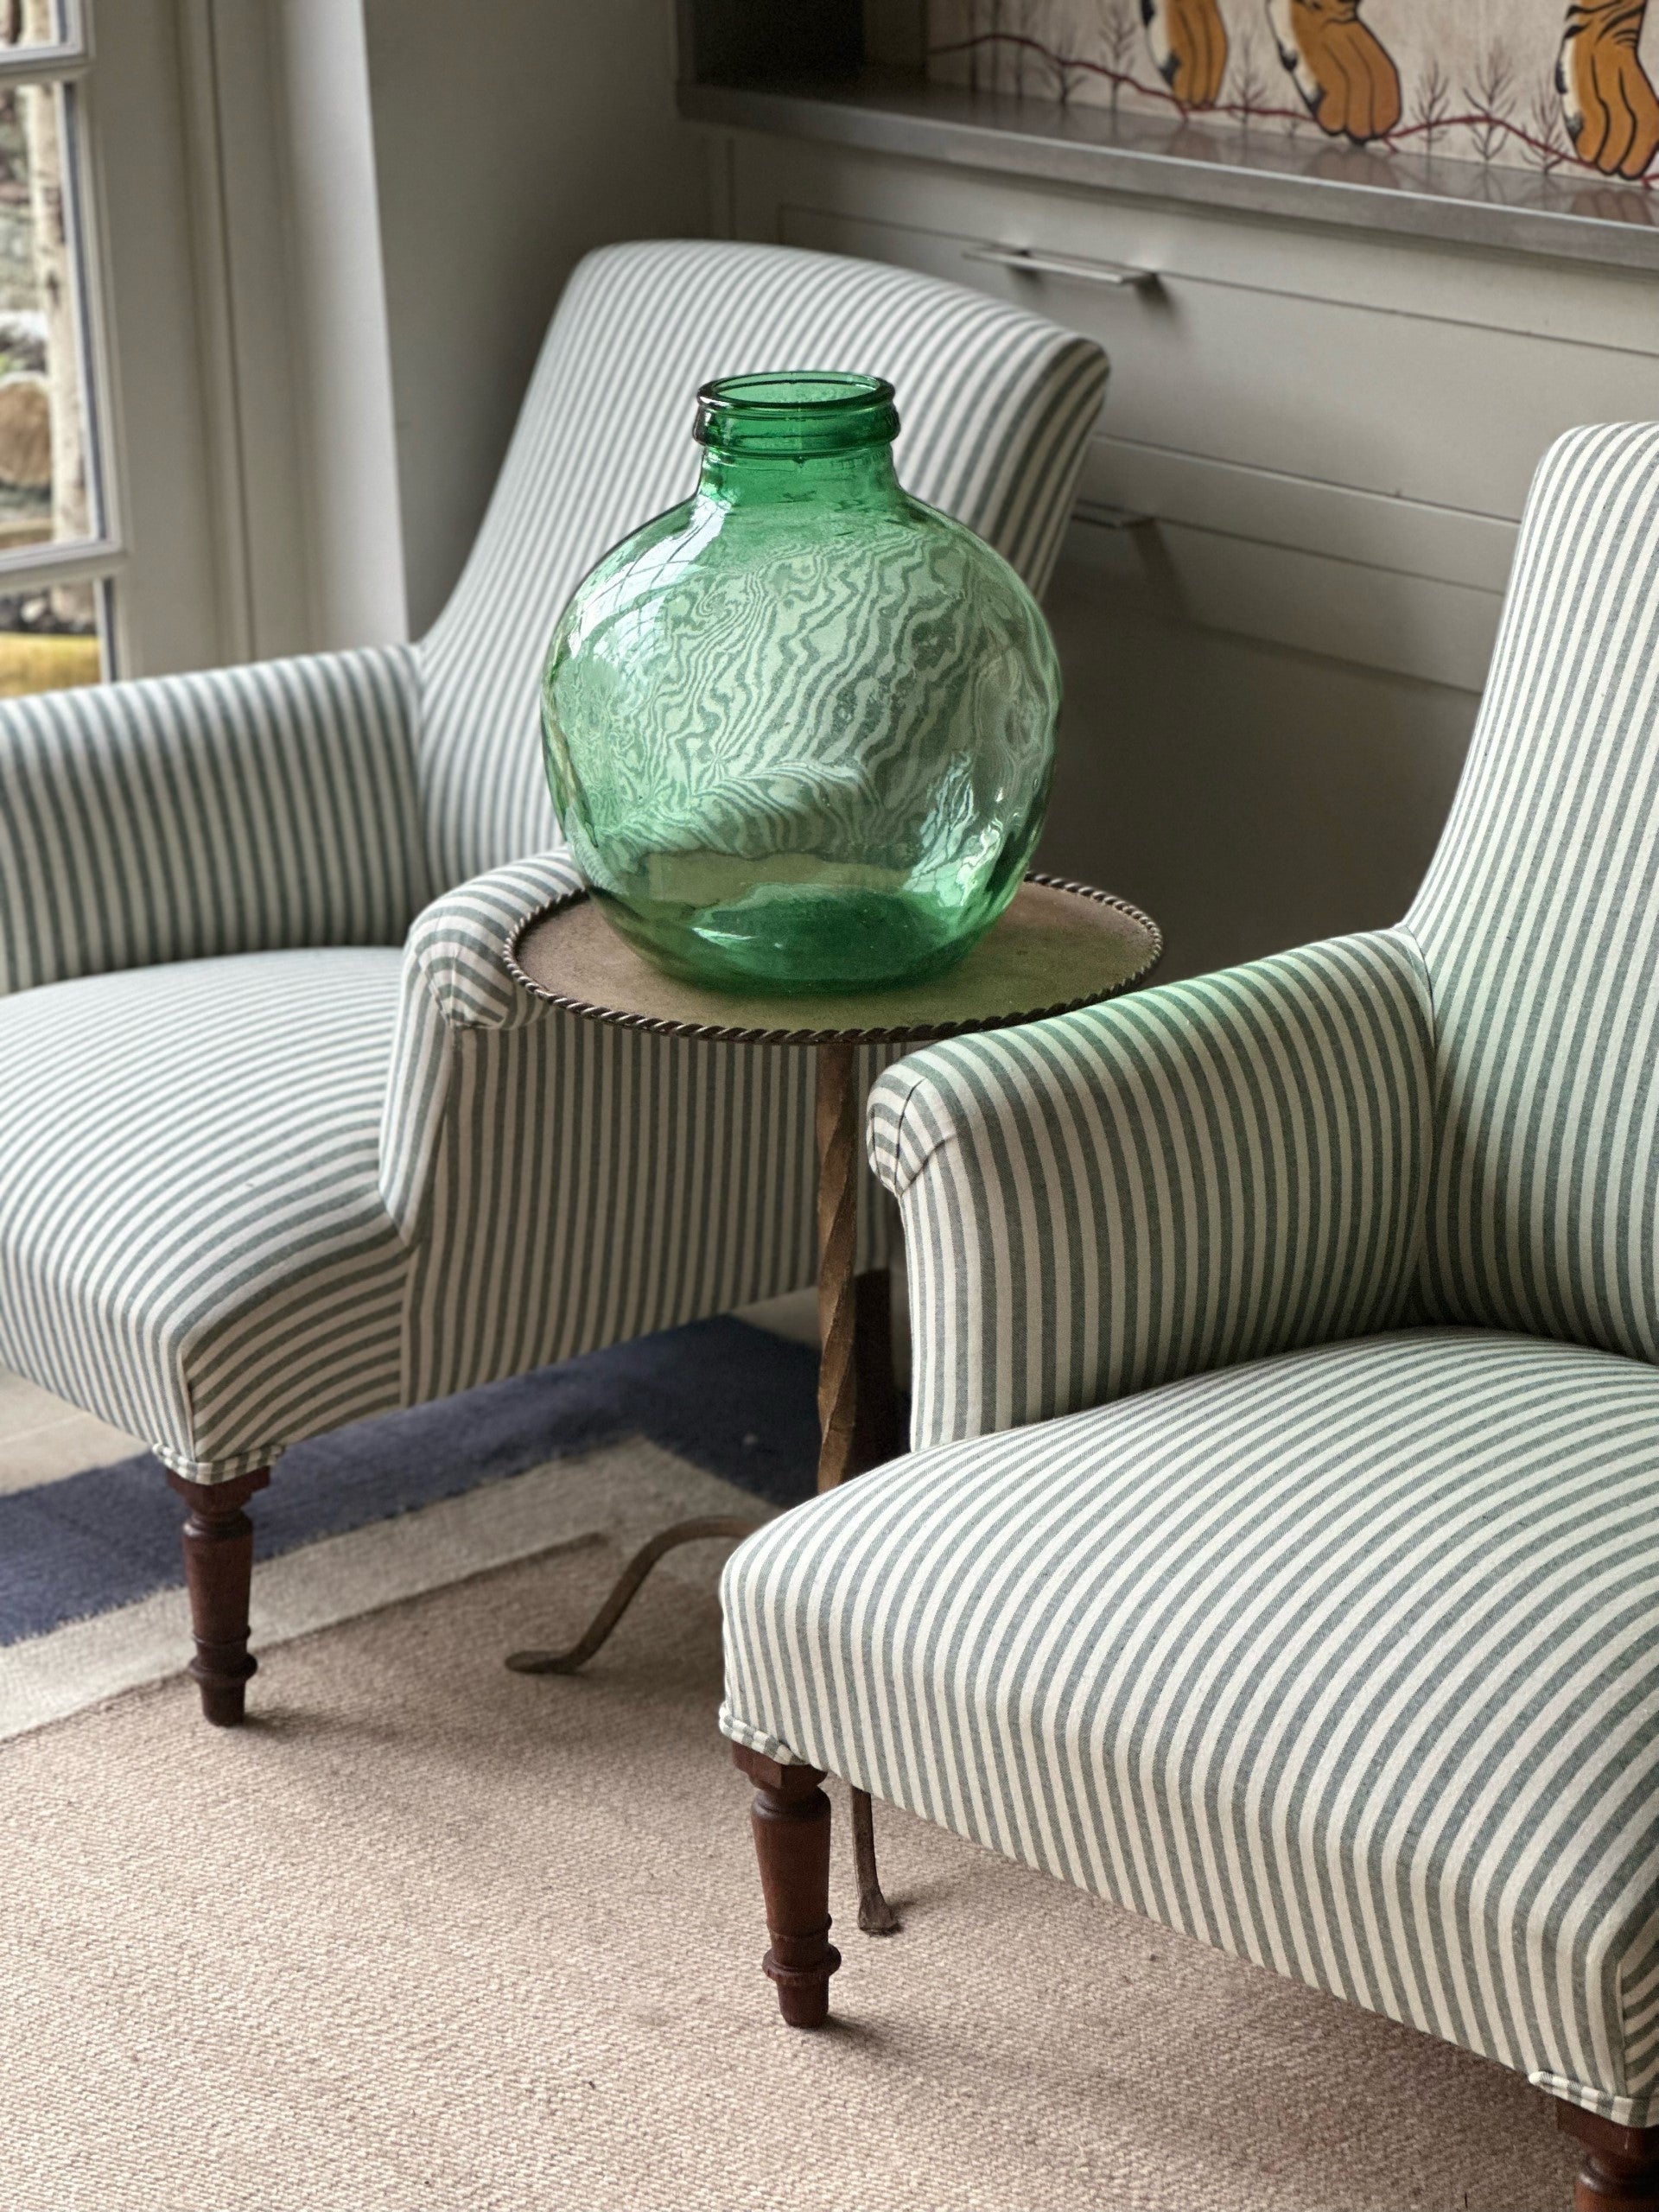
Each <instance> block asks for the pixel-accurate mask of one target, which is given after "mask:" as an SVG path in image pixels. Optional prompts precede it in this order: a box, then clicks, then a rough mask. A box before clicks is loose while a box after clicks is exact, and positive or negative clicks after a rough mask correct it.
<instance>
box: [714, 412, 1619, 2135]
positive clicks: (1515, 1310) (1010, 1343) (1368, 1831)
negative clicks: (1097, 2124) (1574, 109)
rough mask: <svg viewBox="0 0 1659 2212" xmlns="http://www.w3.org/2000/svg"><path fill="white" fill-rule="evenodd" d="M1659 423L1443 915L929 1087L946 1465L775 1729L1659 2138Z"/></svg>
mask: <svg viewBox="0 0 1659 2212" xmlns="http://www.w3.org/2000/svg"><path fill="white" fill-rule="evenodd" d="M1656 884H1659V426H1652V425H1636V426H1619V427H1614V428H1611V429H1586V430H1580V431H1575V432H1573V434H1572V435H1570V436H1568V437H1567V438H1565V439H1563V440H1562V441H1561V442H1560V443H1559V444H1558V445H1557V446H1556V447H1555V448H1554V450H1553V451H1552V452H1551V454H1549V455H1548V458H1547V459H1546V461H1545V462H1544V463H1543V466H1542V467H1541V470H1540V472H1539V474H1538V477H1537V480H1536V481H1535V485H1534V487H1533V491H1532V494H1531V497H1530V499H1529V505H1528V509H1527V516H1526V521H1525V524H1524V527H1523V530H1522V537H1521V543H1520V549H1519V552H1518V555H1517V561H1516V571H1515V575H1514V578H1513V580H1512V583H1511V586H1510V598H1509V603H1508V607H1507V610H1506V613H1505V617H1504V621H1503V629H1502V633H1501V635H1500V638H1499V640H1498V645H1497V653H1496V658H1495V659H1494V662H1493V666H1492V672H1491V682H1490V685H1489V688H1488V691H1487V696H1486V700H1485V703H1484V709H1483V712H1482V715H1481V719H1480V723H1479V727H1478V731H1477V734H1476V737H1475V741H1474V746H1473V749H1472V752H1471V757H1470V760H1469V764H1468V766H1467V769H1466V771H1465V777H1464V780H1463V784H1462V786H1461V789H1460V791H1459V796H1458V799H1457V802H1456V804H1455V807H1454V809H1453V811H1452V818H1451V821H1450V823H1449V825H1448V827H1447V829H1446V836H1445V838H1444V841H1443V842H1442V844H1441V847H1440V852H1439V855H1438V856H1437V858H1436V860H1435V861H1434V864H1433V868H1432V870H1431V871H1430V874H1429V876H1428V879H1427V882H1426V883H1425V885H1424V887H1423V889H1422V892H1421V894H1420V896H1419V898H1418V899H1417V901H1416V904H1415V905H1414V907H1413V909H1412V911H1411V912H1410V913H1409V914H1408V917H1407V918H1406V920H1405V921H1404V922H1403V923H1402V925H1400V926H1399V927H1398V928H1397V929H1393V930H1388V931H1379V932H1377V933H1375V934H1372V935H1368V936H1361V937H1356V938H1345V939H1339V940H1338V941H1336V942H1334V943H1331V944H1320V945H1315V946H1312V947H1309V948H1307V949H1306V950H1301V951H1299V952H1293V953H1286V954H1281V955H1280V956H1278V957H1275V958H1273V959H1269V960H1263V961H1260V962H1257V963H1254V964H1253V965H1251V966H1249V967H1246V968H1242V969H1236V970H1234V971H1232V972H1230V973H1229V974H1224V975H1220V976H1209V977H1207V978H1205V979H1204V980H1203V981H1201V982H1190V983H1176V984H1173V985H1170V986H1168V987H1166V988H1161V989H1156V990H1151V991H1147V992H1144V993H1141V995H1138V996H1136V997H1134V998H1132V999H1128V1000H1125V1001H1122V1002H1121V1003H1119V1004H1117V1005H1115V1006H1112V1007H1106V1008H1102V1009H1100V1010H1097V1011H1095V1012H1091V1013H1086V1014H1072V1015H1067V1016H1065V1017H1063V1018H1062V1019H1060V1020H1054V1021H1048V1022H1043V1023H1039V1024H1037V1025H1035V1026H1033V1027H1031V1028H1028V1029H1026V1030H1022V1031H1015V1032H1009V1033H1003V1034H1001V1035H991V1036H985V1037H977V1038H973V1039H962V1040H957V1041H956V1042H952V1043H949V1044H944V1045H939V1046H933V1047H931V1048H930V1049H929V1050H927V1051H925V1052H918V1053H917V1054H915V1055H914V1056H913V1057H912V1058H909V1059H906V1060H905V1061H904V1062H902V1063H901V1064H900V1065H899V1066H897V1067H896V1068H894V1069H893V1070H892V1071H890V1072H889V1073H887V1075H886V1076H885V1077H882V1078H881V1080H880V1083H879V1084H878V1085H877V1086H876V1090H875V1093H874V1098H873V1100H872V1104H871V1115H870V1142H871V1154H872V1158H873V1160H874V1164H875V1166H876V1168H877V1170H878V1172H879V1173H880V1177H881V1179H882V1180H883V1181H884V1182H885V1183H886V1184H887V1186H888V1187H889V1188H890V1189H891V1190H892V1191H893V1192H894V1193H895V1194H896V1195H897V1196H898V1198H899V1201H900V1205H901V1208H902V1211H903V1216H904V1222H905V1229H906V1243H907V1246H908V1249H909V1251H910V1255H911V1261H912V1273H911V1282H912V1324H913V1331H914V1337H915V1351H916V1362H917V1376H918V1387H917V1395H916V1404H915V1427H914V1433H913V1438H912V1441H913V1443H914V1445H915V1446H917V1447H918V1449H917V1450H916V1451H915V1452H914V1453H913V1454H912V1456H911V1457H909V1458H907V1459H900V1460H898V1461H896V1462H894V1463H893V1465H891V1466H889V1467H887V1468H885V1469H883V1470H881V1471H879V1472H878V1473H875V1474H873V1475H869V1476H866V1477H863V1478H861V1479H860V1480H859V1481H858V1482H856V1483H855V1484H852V1485H850V1486H849V1487H848V1488H847V1489H844V1490H842V1491H837V1492H832V1493H830V1494H829V1496H827V1497H823V1498H820V1499H818V1500H817V1501H816V1502H814V1503H811V1504H809V1505H806V1506H804V1507H802V1508H800V1509H799V1510H797V1511H796V1512H793V1513H791V1514H788V1515H786V1516H784V1518H783V1519H781V1520H780V1521H778V1522H774V1523H772V1525H771V1526H770V1527H769V1528H768V1529H766V1530H765V1531H764V1532H763V1533H762V1534H761V1535H759V1536H756V1537H754V1538H752V1539H751V1540H750V1541H748V1542H747V1543H746V1544H745V1545H744V1546H743V1547H742V1548H741V1550H739V1551H738V1552H737V1553H736V1554H735V1555H734V1558H733V1560H732V1561H731V1564H730V1566H729V1567H728V1573H727V1581H726V1592H725V1596H726V1610H727V1639H728V1672H727V1702H726V1706H725V1709H724V1712H723V1714H722V1726H723V1727H724V1728H725V1730H726V1732H727V1733H728V1735H730V1736H732V1737H733V1738H735V1739H736V1740H737V1741H738V1742H740V1743H741V1744H743V1745H747V1746H748V1747H749V1748H750V1749H751V1750H754V1751H761V1752H763V1753H765V1754H766V1756H768V1757H770V1758H775V1759H779V1760H781V1761H784V1762H785V1763H791V1762H804V1763H806V1764H811V1765H815V1766H821V1767H824V1768H827V1769H829V1770H831V1771H833V1772H835V1773H836V1774H839V1775H842V1776H844V1777H847V1778H848V1779H849V1780H850V1781H851V1782H853V1783H855V1784H857V1785H860V1786H861V1787H863V1788H866V1789H870V1790H871V1791H873V1792H874V1793H875V1794H876V1795H877V1796H881V1797H883V1798H886V1799H888V1800H890V1801H892V1802H894V1803H896V1804H901V1805H905V1806H907V1807H909V1808H912V1809H913V1810H914V1811H917V1812H918V1813H921V1814H924V1815H926V1816H927V1817H929V1818H930V1819H932V1820H936V1821H940V1822H942V1823H943V1824H944V1825H945V1826H947V1827H951V1828H954V1829H957V1831H958V1832H960V1833H961V1834H964V1835H969V1836H972V1837H975V1838H976V1839H977V1840H980V1841H981V1842H983V1843H985V1844H988V1845H989V1846H990V1847H992V1848H994V1849H995V1850H998V1851H1001V1852H1005V1853H1007V1854H1008V1855H1009V1856H1011V1857H1014V1858H1016V1859H1023V1860H1025V1861H1027V1863H1029V1864H1030V1865H1033V1866H1041V1867H1045V1868H1047V1869H1048V1870H1049V1871H1051V1872H1054V1873H1056V1874H1060V1875H1063V1876H1065V1878H1067V1879H1069V1880H1071V1881H1074V1882H1077V1883H1078V1884H1080V1885H1082V1886H1084V1888H1087V1889H1090V1890H1095V1891H1099V1892H1100V1893H1101V1894H1103V1895H1104V1896H1107V1897H1113V1898H1115V1899H1116V1900H1118V1901H1119V1902H1120V1903H1121V1904H1126V1905H1128V1906H1131V1907H1133V1908H1134V1909H1135V1910H1137V1911H1140V1912H1143V1913H1146V1914H1147V1915H1148V1916H1151V1917H1153V1918H1155V1919H1158V1920H1160V1921H1163V1922H1165V1923H1167V1924H1168V1925H1169V1926H1171V1927H1175V1928H1180V1929H1186V1930H1188V1931H1190V1932H1191V1933H1192V1934H1193V1935H1196V1936H1201V1937H1203V1938H1205V1940H1206V1941H1208V1942H1212V1943H1215V1944H1217V1945H1219V1946H1221V1947H1222V1948H1224V1949H1227V1950H1230V1951H1234V1952H1237V1953H1240V1954H1242V1955H1244V1956H1247V1957H1249V1958H1252V1959H1255V1960H1258V1961H1261V1962H1262V1963H1263V1964H1264V1965H1268V1966H1271V1967H1274V1968H1276V1969H1277V1970H1278V1971H1279V1972H1280V1973H1281V1974H1290V1975H1294V1976H1296V1977H1298V1978H1299V1979H1300V1980H1305V1981H1308V1982H1311V1983H1313V1984H1314V1985H1316V1986H1319V1987H1321V1988H1325V1989H1329V1990H1332V1991H1334V1992H1335V1993H1338V1995H1340V1996H1343V1997H1346V1998H1349V1999H1351V2000H1352V2001H1354V2002H1355V2003H1357V2004H1360V2005H1368V2006H1370V2007H1372V2008H1373V2009H1375V2010H1376V2011H1379V2012H1387V2013H1389V2014H1390V2015H1392V2016H1393V2017H1395V2018H1399V2019H1402V2020H1408V2021H1411V2022H1413V2023H1414V2024H1416V2025H1418V2026H1420V2027H1421V2028H1424V2029H1427V2030H1428V2031H1430V2032H1432V2033H1433V2034H1436V2035H1440V2036H1443V2037H1447V2038H1449V2039H1451V2040H1452V2041H1454V2042H1457V2043H1460V2044H1467V2045H1469V2046H1470V2047H1471V2049H1474V2050H1479V2051H1484V2052H1485V2053H1487V2054H1489V2055H1490V2056H1492V2057H1494V2058H1497V2059H1499V2060H1501V2061H1502V2062H1503V2063H1504V2064H1505V2065H1508V2066H1511V2067H1514V2068H1516V2069H1519V2070H1520V2071H1521V2072H1522V2073H1524V2074H1526V2075H1529V2077H1530V2078H1531V2079H1532V2080H1533V2081H1535V2082H1537V2083H1539V2084H1540V2085H1541V2086H1542V2087H1543V2088H1547V2089H1548V2090H1549V2091H1550V2092H1551V2093H1552V2094H1554V2095H1556V2096H1558V2097H1560V2098H1561V2099H1563V2100H1565V2101H1567V2102H1569V2103H1572V2104H1576V2105H1578V2106H1580V2107H1586V2108H1587V2109H1588V2110H1590V2111H1592V2112H1593V2113H1599V2114H1600V2115H1601V2116H1603V2117H1604V2118H1605V2119H1609V2120H1614V2121H1617V2122H1619V2123H1621V2124H1624V2125H1627V2126H1649V2125H1650V2124H1653V2123H1655V2122H1659V1370H1656V1365H1655V1362H1656V1360H1659V1083H1656V1068H1659V895H1656Z"/></svg>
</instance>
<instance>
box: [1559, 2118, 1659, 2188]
mask: <svg viewBox="0 0 1659 2212" xmlns="http://www.w3.org/2000/svg"><path fill="white" fill-rule="evenodd" d="M1555 2125H1556V2126H1558V2127H1559V2128H1560V2131H1561V2133H1562V2134H1563V2135H1570V2136H1571V2137H1572V2138H1573V2140H1574V2142H1576V2143H1578V2144H1579V2145H1580V2146H1581V2147H1582V2150H1583V2152H1584V2159H1583V2163H1582V2164H1581V2165H1580V2168H1579V2177H1578V2181H1577V2183H1576V2184H1575V2185H1574V2188H1573V2212H1659V2127H1620V2126H1618V2125H1617V2124H1616V2123H1615V2122H1614V2121H1612V2120H1603V2119H1602V2118H1601V2116H1600V2114H1599V2113H1593V2112H1585V2111H1584V2110H1583V2109H1582V2108H1581V2107H1579V2106H1578V2105H1569V2104H1563V2103H1562V2102H1561V2101H1560V2098H1559V2097H1558V2098H1557V2099H1556V2100H1555Z"/></svg>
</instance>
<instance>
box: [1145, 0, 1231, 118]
mask: <svg viewBox="0 0 1659 2212" xmlns="http://www.w3.org/2000/svg"><path fill="white" fill-rule="evenodd" d="M1141 22H1143V23H1144V24H1145V25H1146V29H1147V45H1148V46H1149V47H1150V48H1151V49H1152V60H1153V66H1154V68H1155V69H1156V70H1157V72H1158V74H1159V75H1160V77H1161V78H1162V79H1163V80H1164V82H1165V83H1166V85H1167V86H1169V89H1170V91H1171V92H1173V93H1174V95H1175V97H1176V99H1178V100H1179V102H1180V104H1181V105H1182V106H1183V107H1213V106H1214V105H1215V104H1216V102H1217V99H1220V97H1221V80H1222V79H1223V77H1224V76H1225V74H1226V73H1227V30H1226V26H1225V25H1224V23H1223V22H1222V20H1221V10H1220V8H1219V7H1218V6H1217V0H1141Z"/></svg>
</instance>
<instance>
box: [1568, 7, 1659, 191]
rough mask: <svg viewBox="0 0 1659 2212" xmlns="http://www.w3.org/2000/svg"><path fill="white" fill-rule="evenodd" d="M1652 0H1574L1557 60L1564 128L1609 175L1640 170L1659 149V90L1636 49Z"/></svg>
mask: <svg viewBox="0 0 1659 2212" xmlns="http://www.w3.org/2000/svg"><path fill="white" fill-rule="evenodd" d="M1647 12H1648V0H1573V3H1572V4H1571V5H1570V6H1569V7H1568V9H1567V28H1566V29H1565V31H1564V32H1563V34H1562V36H1561V50H1560V55H1559V57H1558V58H1557V60H1556V63H1555V89H1556V91H1557V92H1560V96H1561V112H1562V114H1563V115H1564V116H1565V118H1566V119H1567V135H1568V137H1570V138H1571V139H1572V141H1573V146H1574V148H1575V149H1576V150H1577V152H1578V153H1579V154H1580V156H1582V157H1583V159H1584V160H1585V161H1586V162H1590V163H1591V164H1592V167H1594V168H1599V170H1600V171H1601V172H1602V174H1603V175H1604V176H1630V177H1636V176H1641V175H1643V174H1644V173H1645V172H1646V170H1647V168H1648V167H1649V163H1650V162H1652V160H1653V157H1654V156H1655V154H1656V153H1659V94H1656V93H1655V92H1654V89H1653V86H1652V84H1651V83H1650V82H1649V78H1648V73H1647V71H1646V70H1645V69H1644V68H1643V67H1642V64H1641V61H1640V60H1639V59H1638V58H1637V50H1636V48H1637V41H1638V40H1639V39H1640V37H1641V35H1642V23H1643V17H1644V16H1646V14H1647Z"/></svg>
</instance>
